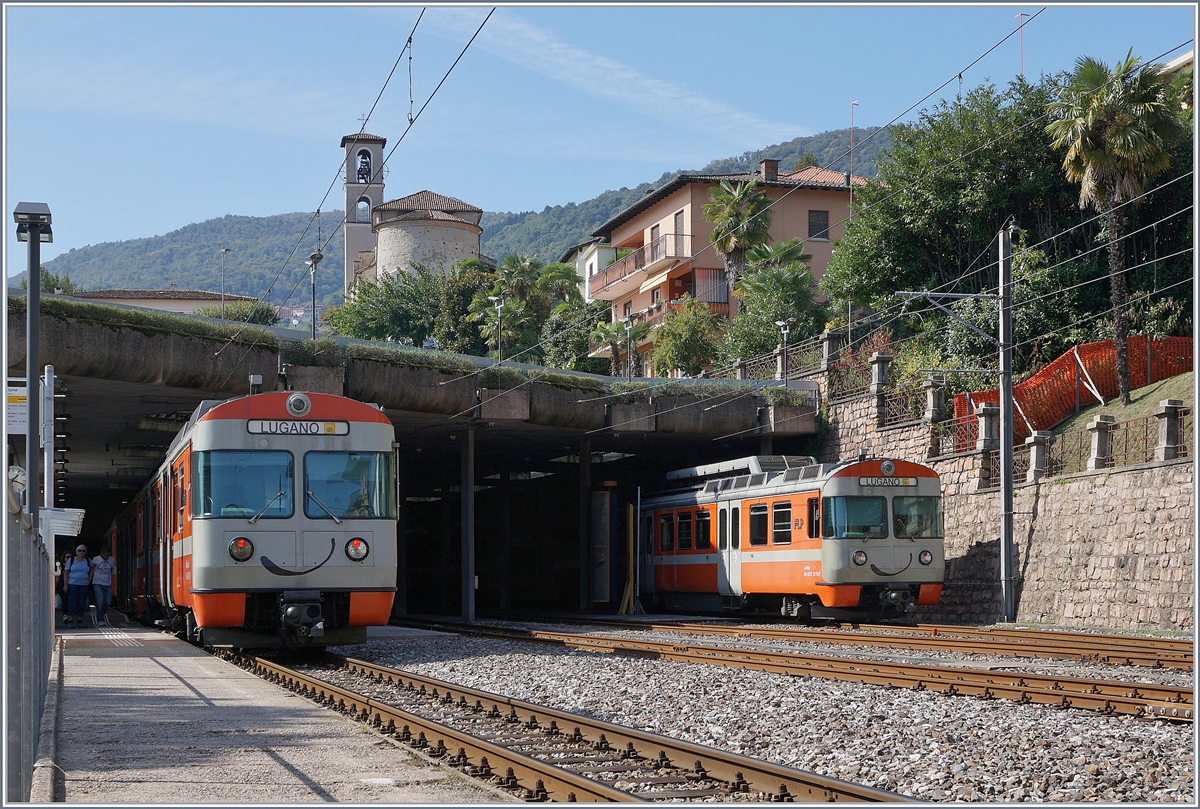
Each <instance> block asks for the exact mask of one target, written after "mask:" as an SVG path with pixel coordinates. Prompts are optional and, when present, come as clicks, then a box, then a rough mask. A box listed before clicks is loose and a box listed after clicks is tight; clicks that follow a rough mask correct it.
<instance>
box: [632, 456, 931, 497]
mask: <svg viewBox="0 0 1200 809" xmlns="http://www.w3.org/2000/svg"><path fill="white" fill-rule="evenodd" d="M883 460H885V459H883V458H869V457H868V456H867V455H866V454H861V455H859V456H858V457H855V458H846V459H843V460H840V461H835V462H833V463H818V462H817V459H816V458H813V457H811V456H809V455H751V456H748V457H745V458H736V459H734V460H730V461H721V462H719V463H712V464H704V465H701V466H690V467H687V468H685V469H675V470H672V471H671V472H668V473H667V476H666V481H665V482H666V486H665V487H664V489H663V491H661V492H658V493H656V495H653V497H659V496H661V497H672V496H676V495H697V494H699V495H712V496H714V497H715V496H718V495H720V494H721V493H722V492H726V491H729V490H746V493H747V494H748V493H749V490H751V489H757V490H760V491H761V492H762V493H763V494H767V493H769V492H773V491H775V489H776V488H777V487H781V486H787V485H791V486H794V485H795V484H796V483H799V482H800V481H816V480H823V479H827V478H830V477H834V476H836V474H837V473H838V472H839V470H842V469H844V468H846V467H848V466H851V465H852V464H858V463H862V462H864V461H877V462H878V461H883ZM895 463H896V464H897V466H898V467H910V468H911V467H916V468H918V469H920V468H924V467H922V465H921V464H916V463H912V462H908V461H899V460H898V461H895ZM925 469H926V471H929V472H930V474H932V475H933V476H934V477H936V474H935V473H933V472H932V470H928V469H927V468H925ZM914 471H915V470H914ZM908 474H912V472H909V473H908ZM918 474H919V473H918ZM921 476H922V477H923V476H924V475H921Z"/></svg>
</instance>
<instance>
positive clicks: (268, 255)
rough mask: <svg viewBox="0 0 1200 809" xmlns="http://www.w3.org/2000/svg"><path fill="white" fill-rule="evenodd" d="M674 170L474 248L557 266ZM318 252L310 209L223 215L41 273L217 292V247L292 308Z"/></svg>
mask: <svg viewBox="0 0 1200 809" xmlns="http://www.w3.org/2000/svg"><path fill="white" fill-rule="evenodd" d="M877 129H878V127H862V128H856V129H855V133H854V135H855V144H856V147H855V158H854V173H855V174H859V175H862V176H864V177H874V176H875V173H876V172H875V162H876V159H877V158H878V156H879V153H880V151H881V150H882V149H884V148H886V147H887V146H888V145H890V143H891V139H890V137H889V136H888V133H887V132H886V131H884V132H880V133H879V134H877V135H874V137H871V135H872V134H873V133H875V131H876V130H877ZM849 146H850V130H849V129H839V130H834V131H831V132H823V133H821V134H819V135H813V136H811V137H804V138H796V139H794V140H790V141H788V142H786V143H779V144H776V145H774V146H768V147H766V148H765V149H761V150H759V151H756V152H746V153H745V154H742V155H740V156H738V157H728V158H723V159H719V160H714V161H712V162H710V163H709V164H708V165H706V166H704V167H703V168H701V169H699V171H702V172H706V173H732V172H739V171H750V170H752V169H754V168H756V167H757V166H758V161H759V160H762V159H763V158H775V159H777V160H779V168H780V170H781V171H790V170H791V169H792V168H793V166H794V164H795V162H796V161H797V160H798V159H799V158H800V156H801V155H803V154H805V153H806V152H811V153H812V154H813V155H815V156H816V159H817V162H818V164H819V165H821V166H825V167H828V168H833V169H836V170H839V171H845V170H846V168H848V161H847V159H846V157H845V155H844V153H845V152H846V151H847V150H848V149H849ZM687 171H696V169H688V170H687ZM680 173H681V171H675V172H668V173H666V174H663V175H662V176H661V177H659V178H658V179H657V180H655V181H653V182H645V183H641V184H639V185H637V186H635V187H633V188H621V189H618V190H616V191H605V192H604V193H603V194H600V195H599V196H597V197H595V198H593V199H589V200H587V201H585V202H581V203H578V204H576V203H574V202H571V203H568V204H566V205H556V206H554V207H550V206H547V207H546V208H544V209H543V210H541V211H540V212H538V211H528V212H524V213H494V212H485V213H484V214H483V219H482V221H481V222H480V225H481V226H482V227H483V235H482V245H481V249H482V252H483V253H484V254H485V255H488V256H491V257H492V258H495V259H497V260H500V259H503V258H504V257H505V256H507V255H510V254H512V253H526V254H530V255H535V256H537V257H538V258H540V259H542V260H543V261H547V262H549V261H556V260H557V259H558V257H559V256H560V255H562V253H563V251H564V250H566V249H567V248H568V247H570V246H571V245H574V244H578V243H579V242H581V241H583V240H584V239H586V238H588V236H589V235H590V234H591V232H592V231H593V230H595V229H596V228H597V227H599V226H600V225H602V224H604V222H606V221H607V220H609V219H611V218H612V217H613V216H615V215H616V214H617V213H619V212H620V211H622V210H624V209H625V208H627V207H629V206H630V205H632V204H633V203H635V202H636V201H638V200H639V199H641V198H642V197H643V196H645V193H646V191H647V190H648V189H650V188H656V187H658V186H660V185H662V184H663V183H665V182H668V181H669V180H671V179H672V178H674V177H675V176H677V175H678V174H680ZM406 192H407V191H406V190H405V189H391V193H390V194H389V196H392V197H395V196H401V195H402V194H403V193H406ZM341 218H342V212H341V211H322V213H321V222H322V230H323V233H324V235H325V236H326V237H328V235H329V232H330V230H331V229H333V228H334V227H335V226H336V224H337V223H338V222H340V221H341ZM306 227H307V228H308V232H307V233H305V228H306ZM317 246H318V242H317V231H316V224H315V223H314V222H312V214H311V213H289V214H280V215H277V216H234V215H226V216H223V217H221V218H219V219H210V220H208V221H206V222H199V223H197V224H192V225H187V226H185V227H182V228H179V229H178V230H175V231H172V232H170V233H167V234H164V235H162V236H152V237H150V238H145V239H131V240H129V241H124V242H106V243H104V244H96V245H88V246H87V247H82V248H78V249H75V250H71V251H70V252H67V253H63V254H62V255H60V256H58V257H56V258H54V259H53V260H51V261H47V262H46V268H47V269H48V270H49V271H50V272H52V273H54V274H56V275H62V274H63V273H67V274H69V275H70V277H71V281H72V282H74V283H75V284H76V285H77V286H81V287H82V288H84V289H165V288H167V287H168V286H169V285H171V284H174V285H175V286H176V287H178V288H179V289H207V290H213V291H216V290H219V289H220V288H221V259H220V253H219V249H220V248H222V247H228V248H229V249H230V252H229V253H226V254H225V291H226V292H229V293H233V294H236V295H253V296H255V297H260V298H268V297H269V299H270V300H271V301H272V302H273V303H276V304H280V303H283V302H284V301H285V300H286V301H289V302H290V303H293V304H296V303H301V302H303V301H305V300H307V299H308V296H309V294H310V293H309V286H308V284H309V281H308V272H307V269H306V268H305V265H304V260H305V259H306V258H307V257H308V255H309V254H310V253H312V252H313V251H314V250H315V249H316V248H317ZM293 250H294V251H295V252H294V254H293ZM324 254H325V258H324V259H323V260H322V261H321V263H320V264H319V265H318V274H317V297H318V298H319V299H320V300H322V301H327V302H331V303H332V302H336V298H337V296H338V295H339V294H340V292H341V289H342V281H343V278H344V247H343V240H342V233H341V230H340V229H339V230H338V232H337V234H336V235H335V236H334V238H333V240H332V241H331V242H330V243H329V245H328V246H327V247H326V248H325V250H324ZM289 255H291V258H290V260H289V258H288V257H289ZM285 262H286V264H285ZM281 269H282V273H281ZM276 276H278V278H277V277H276ZM268 291H269V293H270V294H269V295H268Z"/></svg>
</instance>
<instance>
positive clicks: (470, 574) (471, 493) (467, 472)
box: [458, 430, 475, 623]
mask: <svg viewBox="0 0 1200 809" xmlns="http://www.w3.org/2000/svg"><path fill="white" fill-rule="evenodd" d="M458 450H459V456H458V457H459V473H460V474H459V483H458V495H459V503H460V509H461V513H462V540H461V541H462V562H461V565H462V580H461V581H462V619H463V620H464V621H466V622H468V623H474V621H475V431H474V430H466V431H465V432H463V433H462V434H461V435H460V437H459V445H458Z"/></svg>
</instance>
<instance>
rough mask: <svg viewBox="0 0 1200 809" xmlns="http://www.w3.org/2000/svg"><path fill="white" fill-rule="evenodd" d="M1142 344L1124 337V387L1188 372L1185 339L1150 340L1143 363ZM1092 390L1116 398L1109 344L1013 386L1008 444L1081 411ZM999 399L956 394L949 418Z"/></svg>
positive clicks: (994, 393)
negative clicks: (1126, 355)
mask: <svg viewBox="0 0 1200 809" xmlns="http://www.w3.org/2000/svg"><path fill="white" fill-rule="evenodd" d="M1146 343H1147V339H1146V335H1144V334H1138V335H1132V336H1130V337H1129V342H1128V345H1129V387H1130V388H1140V387H1143V386H1145V385H1149V384H1150V383H1151V382H1159V381H1162V380H1164V379H1167V378H1168V377H1172V376H1175V375H1176V374H1181V373H1184V372H1185V371H1190V370H1192V338H1191V337H1168V338H1166V339H1164V340H1153V341H1150V358H1149V362H1148V363H1147V358H1146ZM1092 387H1095V388H1096V390H1098V391H1099V392H1100V395H1101V396H1103V397H1104V400H1105V401H1108V400H1110V399H1113V398H1116V396H1117V394H1118V389H1117V354H1116V348H1115V347H1114V345H1113V341H1112V340H1102V341H1100V342H1098V343H1084V344H1083V345H1080V346H1077V347H1076V348H1074V349H1072V350H1071V351H1068V352H1066V353H1065V354H1063V355H1062V356H1061V357H1059V358H1058V359H1056V360H1054V361H1053V362H1051V363H1050V364H1049V365H1047V366H1046V367H1045V368H1043V369H1042V370H1040V371H1038V372H1037V373H1036V374H1034V375H1033V376H1031V377H1029V378H1028V379H1026V380H1025V381H1024V382H1020V383H1018V384H1016V385H1014V386H1013V399H1014V400H1015V401H1016V404H1017V407H1016V408H1015V412H1014V413H1013V434H1014V436H1013V437H1014V440H1015V441H1024V439H1025V438H1027V437H1028V436H1029V433H1030V429H1031V428H1032V429H1033V430H1049V429H1050V428H1052V427H1053V426H1054V425H1056V424H1058V423H1059V422H1060V421H1062V420H1063V419H1065V418H1066V417H1067V416H1069V415H1071V414H1072V413H1074V412H1075V408H1076V404H1078V405H1079V406H1080V407H1086V406H1088V405H1090V404H1093V403H1094V402H1096V401H1097V399H1096V396H1095V394H1094V393H1092V390H1091V388H1092ZM968 397H969V400H968ZM999 401H1000V391H999V390H997V389H994V388H993V389H992V390H985V391H979V392H977V393H956V394H954V418H956V419H959V418H963V417H965V416H969V415H971V414H972V413H973V412H974V407H975V406H978V405H979V404H980V403H982V402H992V403H999ZM956 449H957V448H956ZM964 449H966V447H964Z"/></svg>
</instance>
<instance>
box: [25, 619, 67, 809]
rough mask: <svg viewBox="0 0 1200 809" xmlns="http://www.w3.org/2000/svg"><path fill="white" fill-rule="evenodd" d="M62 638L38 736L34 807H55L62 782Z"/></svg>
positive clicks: (31, 798) (31, 789) (58, 637)
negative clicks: (59, 759) (59, 760)
mask: <svg viewBox="0 0 1200 809" xmlns="http://www.w3.org/2000/svg"><path fill="white" fill-rule="evenodd" d="M64 643H65V640H64V639H63V637H62V636H61V635H56V636H55V637H54V647H53V651H52V653H51V659H50V676H49V677H48V678H47V682H46V703H45V705H43V706H42V722H41V725H40V730H39V732H38V747H37V760H36V761H35V762H34V763H33V780H32V782H31V784H30V787H29V801H30V803H52V802H53V801H54V784H55V782H56V781H57V780H58V779H57V777H56V773H57V772H58V764H57V763H56V761H55V759H56V758H57V757H58V691H59V688H61V686H62V681H63V644H64Z"/></svg>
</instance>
